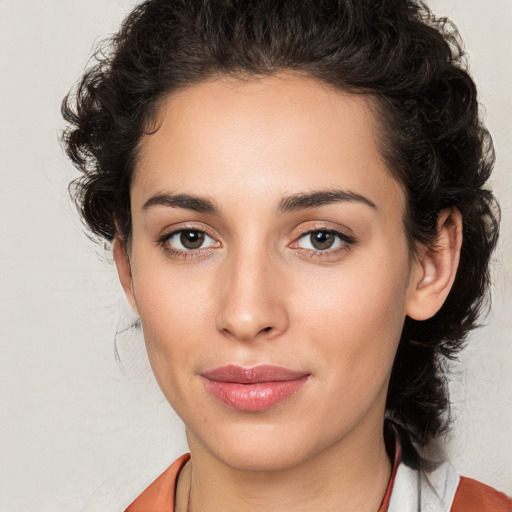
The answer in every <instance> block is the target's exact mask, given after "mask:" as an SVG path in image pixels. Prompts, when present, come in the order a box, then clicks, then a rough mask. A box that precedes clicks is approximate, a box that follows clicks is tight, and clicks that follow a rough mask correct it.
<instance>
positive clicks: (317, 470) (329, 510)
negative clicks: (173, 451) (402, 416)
mask: <svg viewBox="0 0 512 512" xmlns="http://www.w3.org/2000/svg"><path fill="white" fill-rule="evenodd" d="M360 430H361V429H357V430H354V431H352V432H350V433H349V434H348V435H347V436H345V437H344V438H343V439H342V440H340V441H338V442H337V443H336V444H335V445H333V446H330V447H329V448H328V449H326V450H324V451H322V452H321V453H318V454H316V455H315V456H313V457H310V458H307V459H306V460H304V461H302V462H301V463H299V464H296V465H294V466H293V467H291V468H288V469H283V470H278V471H247V470H237V469H236V468H232V467H230V466H228V465H227V464H225V463H224V462H223V461H221V460H220V459H219V458H217V457H215V456H214V455H213V454H212V453H211V452H209V451H207V450H206V449H205V448H204V447H203V446H202V445H201V444H200V443H199V442H195V440H194V438H193V437H192V436H190V435H189V444H190V451H191V454H192V459H191V461H190V463H189V464H187V466H185V468H184V469H183V471H182V473H181V475H180V479H179V481H178V488H177V501H176V512H235V511H236V512H263V511H268V510H272V511H273V512H285V511H286V512H289V511H290V510H293V511H294V512H306V511H308V512H311V511H322V512H353V511H354V510H357V511H359V512H377V511H378V509H379V506H380V504H381V501H382V498H383V496H384V493H385V491H386V487H387V484H388V481H389V478H390V474H391V463H390V460H389V458H388V456H387V453H386V448H385V444H384V436H383V433H382V424H380V426H378V428H376V429H373V431H372V430H370V431H367V430H366V431H365V429H362V431H360Z"/></svg>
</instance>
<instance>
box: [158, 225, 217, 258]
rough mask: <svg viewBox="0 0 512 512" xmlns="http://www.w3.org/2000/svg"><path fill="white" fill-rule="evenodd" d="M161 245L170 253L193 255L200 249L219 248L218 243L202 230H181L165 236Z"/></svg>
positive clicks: (161, 240)
mask: <svg viewBox="0 0 512 512" xmlns="http://www.w3.org/2000/svg"><path fill="white" fill-rule="evenodd" d="M159 242H160V244H162V246H163V247H165V248H166V249H168V250H170V251H178V252H180V253H183V254H185V253H188V252H190V253H191V254H192V253H194V252H195V251H198V250H200V249H209V248H213V247H216V246H218V243H217V242H216V241H215V240H214V239H213V238H212V237H211V236H208V234H207V233H205V232H204V231H202V230H200V229H179V230H176V231H173V232H172V233H169V234H168V235H164V236H163V237H162V238H161V239H160V240H159Z"/></svg>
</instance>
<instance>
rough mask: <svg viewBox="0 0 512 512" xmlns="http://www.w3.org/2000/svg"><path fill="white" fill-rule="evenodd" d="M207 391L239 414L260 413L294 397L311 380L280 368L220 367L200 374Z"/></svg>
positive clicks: (303, 374) (270, 366)
mask: <svg viewBox="0 0 512 512" xmlns="http://www.w3.org/2000/svg"><path fill="white" fill-rule="evenodd" d="M201 377H202V378H203V382H204V385H205V387H206V390H207V391H208V392H209V393H210V394H211V395H212V396H213V397H214V398H216V399H217V400H219V401H220V402H221V403H223V404H224V405H227V406H228V407H230V408H232V409H237V410H239V411H253V412H254V411H263V410H265V409H270V408H271V407H273V406H275V405H277V404H278V403H280V402H282V401H284V400H286V399H287V398H289V397H291V396H292V395H295V394H296V393H297V392H298V391H299V390H300V389H301V388H302V387H303V386H304V384H306V382H307V381H308V380H309V377H311V373H308V372H300V371H299V372H298V371H294V370H290V369H288V368H283V367H281V366H272V365H261V366H254V367H252V368H245V367H242V366H236V365H227V366H220V367H218V368H213V369H211V370H207V371H205V372H204V373H202V374H201Z"/></svg>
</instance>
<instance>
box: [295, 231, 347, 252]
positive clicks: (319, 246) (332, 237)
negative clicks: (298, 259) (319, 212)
mask: <svg viewBox="0 0 512 512" xmlns="http://www.w3.org/2000/svg"><path fill="white" fill-rule="evenodd" d="M354 243H355V240H354V238H353V237H352V236H350V235H347V234H345V233H342V232H341V231H337V230H333V229H316V230H314V231H308V232H307V233H304V234H303V235H302V236H301V237H299V238H298V239H297V241H296V242H294V246H295V247H297V248H300V249H307V250H308V251H316V252H317V253H322V252H325V253H330V252H332V251H336V250H337V249H343V248H346V249H348V248H349V247H350V246H351V245H353V244H354Z"/></svg>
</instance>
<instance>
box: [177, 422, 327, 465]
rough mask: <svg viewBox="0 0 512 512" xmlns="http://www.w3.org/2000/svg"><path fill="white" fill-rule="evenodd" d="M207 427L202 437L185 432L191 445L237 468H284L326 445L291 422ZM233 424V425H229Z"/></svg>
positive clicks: (300, 461)
mask: <svg viewBox="0 0 512 512" xmlns="http://www.w3.org/2000/svg"><path fill="white" fill-rule="evenodd" d="M230 427H231V428H229V427H227V426H226V427H225V428H222V427H218V430H217V429H213V428H212V429H210V430H209V432H208V433H207V435H206V436H205V437H203V438H202V439H201V438H200V439H198V437H196V436H194V435H193V434H192V435H191V433H190V432H187V437H188V438H189V444H191V449H193V445H194V444H195V443H196V442H199V443H201V444H202V445H203V447H205V448H206V450H207V451H208V452H209V453H210V454H211V455H213V456H214V457H215V458H216V459H218V460H219V461H220V462H222V463H223V464H225V465H226V466H228V467H230V468H232V469H236V470H240V471H269V472H274V471H286V470H288V469H291V468H293V467H297V466H299V465H300V464H302V463H304V462H306V461H307V460H308V459H310V458H312V457H314V456H315V455H316V454H318V453H320V452H321V451H322V450H323V449H325V448H327V446H328V445H330V444H331V443H329V441H328V439H325V438H324V439H323V442H324V443H325V446H324V445H323V443H322V446H317V445H315V444H314V443H313V439H312V436H311V434H310V429H307V428H306V429H301V430H300V431H298V430H297V429H296V428H294V427H293V425H286V426H285V425H280V426H276V425H269V424H259V425H254V424H252V425H247V424H245V425H238V426H236V427H234V426H233V425H231V426H230ZM233 427H234V428H233Z"/></svg>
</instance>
